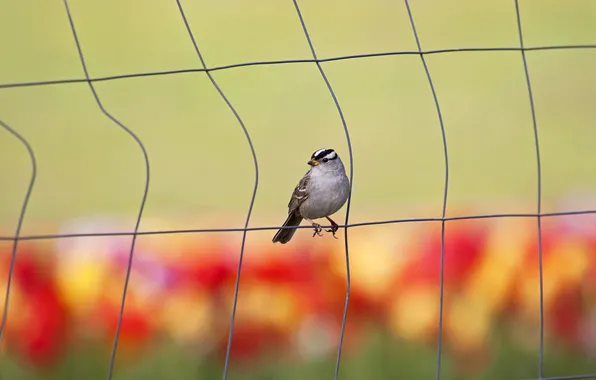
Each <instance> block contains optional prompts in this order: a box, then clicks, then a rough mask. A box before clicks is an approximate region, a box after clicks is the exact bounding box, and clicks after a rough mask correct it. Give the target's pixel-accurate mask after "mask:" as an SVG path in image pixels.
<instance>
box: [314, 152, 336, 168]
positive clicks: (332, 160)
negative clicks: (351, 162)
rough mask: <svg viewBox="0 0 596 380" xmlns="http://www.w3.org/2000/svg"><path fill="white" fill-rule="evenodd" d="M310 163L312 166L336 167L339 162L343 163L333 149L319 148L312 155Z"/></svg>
mask: <svg viewBox="0 0 596 380" xmlns="http://www.w3.org/2000/svg"><path fill="white" fill-rule="evenodd" d="M308 164H309V165H310V166H312V167H315V166H319V165H321V167H336V166H337V165H338V164H340V165H341V160H340V158H339V156H338V155H337V153H335V151H334V150H333V149H319V150H317V151H316V152H314V153H313V154H312V156H310V161H308Z"/></svg>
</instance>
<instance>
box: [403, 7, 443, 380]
mask: <svg viewBox="0 0 596 380" xmlns="http://www.w3.org/2000/svg"><path fill="white" fill-rule="evenodd" d="M404 1H405V4H406V9H407V11H408V17H409V18H410V25H411V26H412V32H414V38H415V39H416V45H417V46H418V52H419V54H420V60H421V61H422V65H423V66H424V71H425V73H426V78H427V79H428V84H429V85H430V89H431V92H432V94H433V99H434V102H435V107H436V109H437V116H438V118H439V125H440V127H441V138H442V140H443V154H444V162H445V186H444V190H443V207H442V212H441V264H440V265H441V269H440V276H439V281H440V283H439V328H438V331H437V372H436V375H435V377H436V379H437V380H439V378H440V377H441V356H442V355H441V354H442V350H443V305H444V293H445V286H444V282H445V281H444V272H445V271H444V269H445V216H446V213H447V194H448V189H449V155H448V154H447V137H446V135H445V126H444V123H443V116H442V114H441V107H440V106H439V99H438V97H437V92H436V90H435V86H434V84H433V80H432V78H431V75H430V71H429V69H428V65H427V64H426V59H425V58H424V54H423V52H422V46H421V44H420V38H419V37H418V31H417V30H416V24H415V23H414V17H413V16H412V11H411V9H410V4H409V3H408V0H404Z"/></svg>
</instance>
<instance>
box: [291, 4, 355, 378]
mask: <svg viewBox="0 0 596 380" xmlns="http://www.w3.org/2000/svg"><path fill="white" fill-rule="evenodd" d="M293 1H294V8H296V13H297V14H298V18H299V19H300V25H302V31H303V32H304V36H305V37H306V41H307V42H308V46H309V47H310V52H311V54H312V57H313V59H314V61H315V63H316V65H317V68H318V69H319V73H321V77H322V78H323V81H325V85H326V86H327V89H328V90H329V94H330V95H331V97H332V98H333V102H334V103H335V108H337V112H338V113H339V117H340V119H341V123H342V125H343V128H344V133H345V135H346V142H347V143H348V151H349V154H350V176H349V177H350V192H349V193H348V200H347V205H346V222H345V226H344V239H345V247H346V249H345V255H346V300H345V302H344V311H343V314H342V317H341V330H340V333H339V344H338V347H337V357H336V359H335V371H334V374H333V378H334V379H335V380H337V377H338V376H339V363H340V359H341V349H342V347H343V342H344V335H345V332H346V320H347V316H348V306H349V304H350V288H351V285H352V276H351V273H350V272H351V271H350V253H349V244H348V221H349V218H350V204H351V202H352V186H353V181H354V160H353V154H352V142H351V141H350V132H349V131H348V125H347V124H346V119H345V118H344V114H343V112H342V110H341V107H340V105H339V101H338V100H337V96H336V95H335V92H334V91H333V88H332V87H331V83H330V82H329V79H327V75H325V71H324V70H323V67H322V66H321V63H320V62H318V61H317V53H316V52H315V48H314V46H313V44H312V40H311V38H310V35H309V34H308V30H307V28H306V24H305V23H304V18H303V17H302V12H301V11H300V7H299V6H298V2H297V1H296V0H293Z"/></svg>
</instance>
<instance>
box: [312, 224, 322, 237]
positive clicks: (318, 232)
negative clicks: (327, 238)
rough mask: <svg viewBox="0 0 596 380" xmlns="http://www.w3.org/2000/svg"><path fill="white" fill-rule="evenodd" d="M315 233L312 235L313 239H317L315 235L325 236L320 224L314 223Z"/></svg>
mask: <svg viewBox="0 0 596 380" xmlns="http://www.w3.org/2000/svg"><path fill="white" fill-rule="evenodd" d="M312 226H313V228H314V230H315V232H314V233H313V234H312V237H315V235H319V236H323V233H322V232H323V229H322V228H321V225H320V224H318V223H313V224H312Z"/></svg>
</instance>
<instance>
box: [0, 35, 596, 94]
mask: <svg viewBox="0 0 596 380" xmlns="http://www.w3.org/2000/svg"><path fill="white" fill-rule="evenodd" d="M581 49H596V44H593V45H550V46H533V47H524V48H521V47H465V48H449V49H437V50H427V51H422V52H419V51H390V52H379V53H366V54H352V55H343V56H337V57H329V58H318V59H287V60H273V61H254V62H244V63H235V64H230V65H223V66H215V67H207V68H192V69H177V70H165V71H150V72H144V73H133V74H120V75H112V76H105V77H97V78H89V79H86V78H70V79H56V80H48V81H35V82H18V83H3V84H0V89H7V88H15V87H32V86H46V85H57V84H72V83H87V82H107V81H113V80H119V79H130V78H140V77H150V76H162V75H173V74H185V73H196V72H212V71H221V70H228V69H235V68H240V67H248V66H267V65H282V64H297V63H325V62H335V61H344V60H351V59H360V58H373V57H387V56H395V55H420V54H422V55H433V54H445V53H464V52H468V53H470V52H506V51H508V52H520V51H526V52H528V51H548V50H581Z"/></svg>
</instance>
